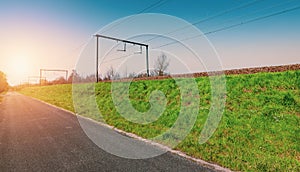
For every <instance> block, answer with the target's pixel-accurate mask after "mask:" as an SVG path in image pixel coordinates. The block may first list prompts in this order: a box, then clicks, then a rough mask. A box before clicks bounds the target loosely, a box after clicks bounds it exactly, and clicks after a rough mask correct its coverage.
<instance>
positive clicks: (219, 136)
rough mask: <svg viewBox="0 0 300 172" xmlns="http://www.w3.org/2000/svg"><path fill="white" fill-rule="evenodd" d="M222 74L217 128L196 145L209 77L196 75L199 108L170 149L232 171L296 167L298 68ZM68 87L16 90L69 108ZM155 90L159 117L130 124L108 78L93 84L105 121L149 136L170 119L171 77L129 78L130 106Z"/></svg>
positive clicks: (176, 98) (174, 105) (173, 114)
mask: <svg viewBox="0 0 300 172" xmlns="http://www.w3.org/2000/svg"><path fill="white" fill-rule="evenodd" d="M226 79H227V81H226V84H227V86H226V87H227V99H226V108H225V111H224V114H223V117H222V120H221V122H220V124H219V126H218V129H217V130H216V132H215V133H214V135H213V136H212V137H211V138H210V139H209V140H208V142H206V143H205V144H199V143H198V138H199V135H200V132H201V129H202V127H203V124H204V122H205V120H206V117H207V114H208V112H209V108H210V82H209V79H208V78H207V77H202V78H197V79H196V81H197V83H198V87H199V90H200V105H201V108H200V112H199V115H198V118H197V121H196V123H195V125H194V127H193V129H192V130H191V132H190V134H189V135H188V136H187V137H186V139H185V140H184V141H183V142H181V143H180V144H179V145H178V146H177V147H176V149H178V150H181V151H183V152H185V153H187V154H188V155H191V156H194V157H197V158H201V159H203V160H206V161H210V162H214V163H217V164H220V165H221V166H224V167H228V168H230V169H232V170H243V171H300V142H299V140H300V71H287V72H280V73H258V74H248V75H230V76H227V77H226ZM71 89H72V86H71V85H54V86H43V87H31V88H24V89H23V90H21V91H20V92H21V93H23V94H25V95H29V96H32V97H35V98H38V99H41V100H44V101H46V102H49V103H52V104H54V105H57V106H60V107H63V108H65V109H68V110H71V111H74V108H73V103H72V93H71ZM156 89H159V90H161V91H162V92H164V93H165V94H166V97H167V107H166V110H165V111H164V113H163V114H162V116H161V117H160V118H159V120H157V121H155V122H153V123H151V124H148V125H142V124H135V123H131V122H129V121H127V120H126V119H124V118H122V117H121V116H120V114H118V113H117V111H116V109H115V107H114V104H113V102H112V98H111V94H110V90H111V83H98V84H97V85H96V94H97V95H98V96H97V103H98V105H99V107H100V111H101V114H102V115H103V117H104V119H105V120H106V122H107V123H108V124H110V125H113V126H116V127H117V128H119V129H122V130H125V131H128V132H132V133H135V134H137V135H140V136H142V137H145V138H152V137H154V136H156V135H158V134H160V133H162V132H164V131H166V129H168V128H169V127H171V126H172V124H173V123H174V122H175V120H176V118H177V116H178V113H179V109H180V91H179V89H178V88H177V86H176V84H175V82H174V81H173V80H171V79H167V80H156V81H138V82H133V83H131V86H130V90H129V93H130V99H131V103H132V105H133V106H134V107H135V108H136V109H137V110H139V111H147V109H148V108H149V107H150V104H149V102H148V99H149V95H150V93H151V92H152V91H153V90H156ZM91 118H94V119H96V120H97V119H99V118H98V117H97V116H92V117H91Z"/></svg>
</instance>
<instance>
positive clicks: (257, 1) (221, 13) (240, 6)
mask: <svg viewBox="0 0 300 172" xmlns="http://www.w3.org/2000/svg"><path fill="white" fill-rule="evenodd" d="M261 1H264V0H254V1H251V2H249V3H245V4H242V5H239V6H237V7H234V8H231V9H228V10H225V11H221V12H219V13H217V14H215V15H211V16H208V17H206V18H204V19H201V20H198V21H196V22H194V23H192V24H191V25H186V26H183V27H180V28H177V29H175V30H172V31H169V32H167V33H164V35H166V34H171V33H175V32H178V31H180V30H184V29H187V28H189V27H191V26H192V25H194V26H196V25H198V24H200V23H203V22H207V21H209V20H212V19H215V18H217V17H220V16H223V15H225V14H228V13H231V12H233V11H236V10H240V9H243V8H247V7H249V6H252V5H255V4H256V3H259V2H261ZM157 38H160V35H157V36H154V37H152V38H150V39H147V40H145V41H143V43H147V42H150V41H152V40H154V39H157ZM133 47H134V46H131V47H129V48H128V49H131V48H133ZM118 59H119V58H118Z"/></svg>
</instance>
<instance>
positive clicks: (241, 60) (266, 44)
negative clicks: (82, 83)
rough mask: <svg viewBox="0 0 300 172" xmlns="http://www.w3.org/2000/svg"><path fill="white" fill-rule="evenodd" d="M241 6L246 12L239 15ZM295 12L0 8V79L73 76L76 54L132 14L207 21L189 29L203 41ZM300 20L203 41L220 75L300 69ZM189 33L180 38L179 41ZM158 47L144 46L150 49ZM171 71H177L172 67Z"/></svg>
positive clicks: (116, 5) (170, 3)
mask: <svg viewBox="0 0 300 172" xmlns="http://www.w3.org/2000/svg"><path fill="white" fill-rule="evenodd" d="M153 4H156V5H153ZM244 4H249V5H246V6H245V7H241V6H242V5H244ZM299 6H300V1H299V0H287V1H281V0H258V1H241V0H215V1H210V0H199V1H194V0H162V1H159V0H147V1H146V0H144V1H141V0H114V1H112V0H98V1H83V0H72V1H67V0H51V1H46V0H45V1H43V0H19V1H18V0H7V1H6V0H0V23H1V27H0V38H1V39H0V71H3V72H4V73H6V75H7V78H8V81H9V83H10V84H11V85H17V84H20V83H24V82H28V77H31V76H39V74H40V69H66V70H69V71H71V70H72V69H75V68H76V64H77V62H78V59H79V58H80V54H81V53H82V52H83V51H87V50H84V48H85V47H86V45H88V44H89V41H91V39H92V35H94V34H95V33H97V32H98V31H99V30H101V28H103V27H105V26H106V25H109V24H110V23H112V22H114V21H115V20H118V19H120V18H124V17H127V16H130V15H134V14H139V13H159V14H167V15H170V16H174V17H177V18H179V19H182V20H184V21H186V22H188V23H195V22H198V21H201V20H204V19H206V20H205V21H202V22H200V23H199V24H197V25H195V27H196V28H197V29H199V30H200V31H201V32H202V33H208V32H210V31H215V30H217V29H220V28H225V27H227V26H231V25H234V24H238V23H241V22H246V21H249V20H251V19H255V18H259V17H262V16H266V15H269V14H273V13H277V12H280V11H284V10H287V9H291V8H294V7H299ZM150 7H152V8H150ZM238 7H241V8H238ZM299 19H300V9H298V10H294V11H290V12H287V13H283V14H281V15H275V16H272V17H269V18H265V19H263V20H258V21H255V22H251V23H247V24H242V25H239V26H237V27H234V28H231V29H228V30H223V31H219V32H216V33H212V34H207V35H206V39H207V40H208V42H210V43H211V45H212V46H213V48H214V49H215V50H216V52H217V54H218V56H219V58H220V61H221V64H222V67H223V69H232V68H243V67H255V66H270V65H283V64H295V63H300V48H299V47H300V20H299ZM153 22H154V23H155V22H157V21H153ZM129 23H130V20H129V21H128V20H127V21H126V20H125V21H124V23H121V24H120V25H117V26H115V28H113V29H111V30H109V31H108V32H107V33H103V34H108V35H107V36H118V37H120V38H125V35H126V33H125V32H129V31H128V30H127V31H126V30H125V31H124V30H122V28H127V29H128V25H129ZM150 23H151V22H150ZM126 24H127V26H126V27H125V26H122V25H126ZM140 24H141V25H143V23H140ZM133 25H134V22H133ZM161 25H169V23H168V22H165V23H161ZM159 27H163V26H159ZM174 27H175V25H174ZM166 28H167V27H166ZM135 29H136V28H135ZM143 29H145V28H141V29H140V30H143ZM133 30H134V29H133ZM166 31H167V30H166ZM187 32H188V31H186V32H184V31H182V32H181V33H180V34H181V38H184V35H185V34H188V33H187ZM122 34H124V35H122ZM127 36H128V35H127ZM144 38H145V37H144ZM133 40H135V39H133ZM136 40H137V41H140V42H143V41H144V40H146V39H143V38H137V39H136ZM159 42H161V41H153V43H151V42H150V43H149V46H150V47H151V46H152V47H153V46H155V45H154V44H156V45H158V44H159ZM108 44H109V43H108ZM111 46H113V45H111ZM89 50H90V51H93V49H89ZM170 51H172V50H170ZM92 53H94V52H92ZM152 54H153V56H154V55H155V56H157V54H155V53H152ZM150 58H153V59H154V57H152V56H150ZM181 60H183V61H184V60H186V59H181ZM152 61H153V60H152ZM141 63H142V62H141ZM171 63H172V61H171ZM175 63H176V62H175V60H174V64H175ZM151 65H152V66H153V63H152V64H151ZM127 67H128V68H130V64H128V66H127V65H126V68H127ZM106 68H108V66H106ZM173 68H174V69H173V70H176V66H175V67H174V66H173ZM45 75H49V77H50V75H54V76H59V75H64V74H61V73H52V74H45Z"/></svg>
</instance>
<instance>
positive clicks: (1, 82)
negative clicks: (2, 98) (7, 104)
mask: <svg viewBox="0 0 300 172" xmlns="http://www.w3.org/2000/svg"><path fill="white" fill-rule="evenodd" d="M8 89H9V85H8V83H7V79H6V75H5V73H3V72H2V71H0V93H2V92H5V91H7V90H8Z"/></svg>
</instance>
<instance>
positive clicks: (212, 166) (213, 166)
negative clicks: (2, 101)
mask: <svg viewBox="0 0 300 172" xmlns="http://www.w3.org/2000/svg"><path fill="white" fill-rule="evenodd" d="M15 93H17V94H20V95H23V96H26V97H28V98H31V99H34V100H36V101H39V102H41V103H44V104H46V105H48V106H51V107H53V108H56V109H59V110H62V111H64V112H66V113H69V114H71V115H75V116H76V117H77V118H78V117H79V118H83V119H86V120H89V121H91V122H93V123H95V124H98V125H101V126H104V127H107V128H110V129H112V130H114V131H116V132H118V133H120V134H122V135H126V136H128V137H131V138H133V139H137V140H139V141H143V142H145V143H148V144H150V145H154V146H157V147H159V148H161V149H164V150H166V151H167V152H170V153H172V154H175V155H178V156H180V157H183V158H185V159H188V160H190V161H193V162H195V163H197V164H199V165H202V166H204V167H207V168H210V169H212V170H216V171H222V172H231V170H230V169H228V168H225V167H222V166H220V165H217V164H213V163H209V162H206V161H204V160H202V159H199V158H194V157H192V156H189V155H187V154H185V153H184V152H181V151H179V150H174V149H171V148H169V147H167V146H165V145H162V144H160V143H156V142H153V141H151V140H148V139H145V138H142V137H140V136H138V135H136V134H133V133H129V132H126V131H123V130H120V129H118V128H115V127H114V126H111V125H108V124H105V123H102V122H99V121H96V120H94V119H92V118H89V117H85V116H81V115H78V114H76V113H74V112H72V111H70V110H67V109H64V108H62V107H59V106H56V105H53V104H50V103H48V102H45V101H43V100H40V99H37V98H35V97H30V96H27V95H24V94H21V93H19V92H15Z"/></svg>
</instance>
